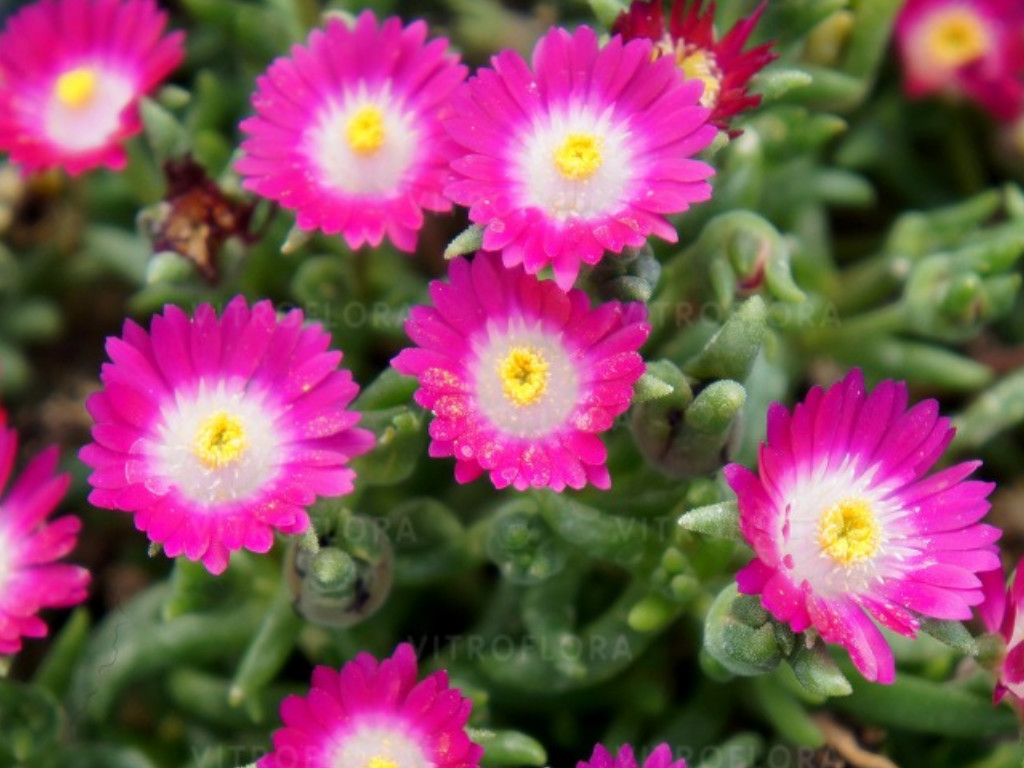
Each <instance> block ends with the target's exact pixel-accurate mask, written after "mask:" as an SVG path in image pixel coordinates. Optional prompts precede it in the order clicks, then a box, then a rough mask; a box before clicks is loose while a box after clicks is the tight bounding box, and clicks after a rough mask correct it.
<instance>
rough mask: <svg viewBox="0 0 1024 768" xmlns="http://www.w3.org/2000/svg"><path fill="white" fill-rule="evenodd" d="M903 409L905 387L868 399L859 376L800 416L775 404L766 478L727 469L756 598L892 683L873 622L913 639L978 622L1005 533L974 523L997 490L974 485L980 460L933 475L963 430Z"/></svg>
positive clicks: (745, 578)
mask: <svg viewBox="0 0 1024 768" xmlns="http://www.w3.org/2000/svg"><path fill="white" fill-rule="evenodd" d="M906 407H907V388H906V385H904V384H903V383H901V382H893V381H885V382H882V383H881V384H879V385H878V387H876V388H875V391H874V392H873V393H871V394H870V395H869V394H867V393H866V392H865V390H864V381H863V377H862V376H861V373H860V371H856V370H855V371H853V372H851V373H850V374H849V375H848V376H847V377H846V378H845V379H844V380H843V381H842V382H840V383H838V384H835V385H834V386H832V387H831V388H829V389H828V390H827V391H823V390H822V389H821V388H820V387H815V388H814V389H812V390H811V391H810V392H809V393H808V395H807V399H806V400H805V401H804V402H803V403H801V404H799V405H797V406H796V408H795V409H794V410H793V413H792V415H791V414H790V413H789V411H787V410H786V409H785V408H784V407H783V406H781V405H779V404H777V403H775V404H773V405H772V406H771V408H770V409H769V411H768V439H767V442H766V443H765V444H763V445H762V446H761V452H760V457H759V461H758V468H759V470H760V477H758V476H757V475H754V474H753V473H752V472H750V471H749V470H747V469H745V468H744V467H741V466H739V465H737V464H730V465H729V466H728V467H726V468H725V477H726V479H727V480H728V481H729V485H731V486H732V489H733V490H734V491H735V492H736V496H737V497H738V499H739V508H740V530H741V531H742V533H743V535H744V537H745V538H746V540H747V542H748V543H749V544H750V545H751V546H752V547H753V549H754V554H755V555H756V557H755V558H754V559H753V560H752V561H751V562H750V563H749V564H748V565H747V566H746V567H745V568H743V569H742V570H741V571H740V572H739V574H738V575H737V582H738V584H739V590H740V592H742V593H744V594H748V595H754V594H760V595H761V602H762V604H763V605H764V607H765V608H766V609H767V610H768V611H769V612H771V614H772V615H773V616H775V618H777V619H778V620H779V621H783V622H786V623H788V624H789V626H790V627H791V628H792V629H793V631H795V632H803V631H804V630H806V629H808V628H812V627H813V628H814V629H815V630H816V631H817V632H818V633H819V634H820V635H821V637H822V638H824V639H825V640H826V641H828V642H833V643H839V644H840V645H842V646H843V647H844V648H846V650H847V651H849V653H850V656H851V658H852V659H853V663H854V664H855V665H856V666H857V668H858V669H859V670H860V671H861V673H862V674H863V675H864V676H865V677H866V678H867V679H869V680H873V681H878V682H883V683H888V682H892V680H893V678H894V675H895V668H894V667H895V665H894V661H893V656H892V651H891V650H890V648H889V646H888V644H887V643H886V641H885V638H884V637H883V635H882V633H881V632H880V631H879V630H878V628H877V627H876V626H875V624H874V622H872V619H874V620H875V621H877V622H878V623H880V624H882V625H883V626H885V627H887V628H888V629H891V630H893V631H894V632H898V633H900V634H903V635H907V636H909V637H913V636H914V635H915V634H916V631H917V629H918V627H919V621H918V615H922V616H928V617H932V618H936V619H950V620H952V619H968V618H970V616H971V606H973V605H977V604H979V603H980V602H981V601H982V590H981V582H980V581H979V579H978V575H977V574H978V573H981V572H983V571H986V570H990V569H992V568H996V567H997V566H998V565H999V557H998V554H997V551H996V547H995V545H994V542H995V541H996V540H997V539H998V538H999V535H1000V531H999V530H998V529H996V528H993V527H991V526H989V525H983V524H979V523H978V520H979V519H981V517H983V516H984V515H985V513H986V512H987V511H988V508H989V504H988V501H987V497H988V495H989V493H990V492H991V491H992V488H993V487H994V486H993V484H992V483H983V482H979V481H976V480H966V479H965V478H967V476H968V475H970V474H971V473H972V472H973V471H974V470H975V469H976V468H977V467H978V466H979V462H965V463H962V464H957V465H955V466H952V467H949V468H947V469H944V470H942V471H940V472H937V473H935V474H933V475H930V476H928V477H925V474H926V473H927V472H928V470H929V469H930V468H931V466H932V465H933V464H934V463H935V462H936V461H937V460H938V459H939V457H940V456H941V455H942V452H943V451H944V450H945V448H946V446H947V445H948V444H949V441H950V440H951V439H952V436H953V430H952V429H951V428H950V426H949V420H948V419H946V418H941V417H939V415H938V403H937V402H936V401H935V400H925V401H923V402H921V403H918V404H917V405H915V406H914V407H913V408H911V409H910V410H906Z"/></svg>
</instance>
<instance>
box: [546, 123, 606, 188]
mask: <svg viewBox="0 0 1024 768" xmlns="http://www.w3.org/2000/svg"><path fill="white" fill-rule="evenodd" d="M602 162H603V158H602V156H601V140H600V139H599V138H598V137H597V136H594V135H592V134H589V133H570V134H569V135H568V136H566V138H565V141H563V142H562V146H560V147H559V148H558V149H557V150H555V167H556V168H558V170H559V171H560V172H561V174H562V175H563V176H564V177H565V178H567V179H571V180H572V181H580V180H581V179H587V178H590V177H591V176H593V175H594V174H595V173H597V171H598V169H599V168H600V167H601V163H602Z"/></svg>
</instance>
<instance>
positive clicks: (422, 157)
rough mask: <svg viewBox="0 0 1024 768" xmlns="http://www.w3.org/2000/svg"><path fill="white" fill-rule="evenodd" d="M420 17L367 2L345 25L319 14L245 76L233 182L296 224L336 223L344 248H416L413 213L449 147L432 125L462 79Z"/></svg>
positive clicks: (435, 201) (331, 230) (435, 200)
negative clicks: (254, 74)
mask: <svg viewBox="0 0 1024 768" xmlns="http://www.w3.org/2000/svg"><path fill="white" fill-rule="evenodd" d="M426 38H427V25H426V23H425V22H423V21H416V22H413V23H412V24H410V25H409V26H407V27H403V26H402V22H401V21H400V20H399V19H397V18H390V19H386V20H385V21H383V22H381V23H379V24H378V22H377V19H376V17H375V16H374V15H373V13H372V12H371V11H364V12H363V13H362V14H360V16H359V18H358V20H357V21H356V23H355V26H354V27H351V28H350V27H349V26H347V25H346V24H345V23H344V22H342V21H341V20H340V19H330V20H328V22H327V26H326V28H325V29H322V30H319V29H318V30H314V31H313V33H312V34H311V35H310V37H309V40H308V42H307V44H306V45H305V46H294V47H293V48H292V55H291V56H290V57H289V58H280V59H277V60H276V61H275V62H274V63H273V64H271V65H270V68H269V69H268V70H267V72H266V74H264V75H262V76H261V77H260V78H259V79H258V80H257V89H256V93H255V94H254V95H253V97H252V104H253V108H254V109H255V110H256V115H255V116H254V117H250V118H249V119H247V120H245V121H243V122H242V125H241V128H242V131H243V132H244V133H245V134H246V139H245V141H243V142H242V149H243V150H244V152H245V156H244V157H243V158H242V159H241V160H240V161H239V162H238V164H237V168H238V171H239V173H241V174H242V175H243V176H244V177H245V179H244V182H243V183H244V186H245V188H246V189H250V190H252V191H253V192H256V193H257V194H259V195H262V196H263V197H267V198H270V199H271V200H276V201H277V202H278V203H280V204H281V205H283V206H284V207H286V208H289V209H291V210H294V211H295V212H296V215H297V222H298V225H299V226H300V227H302V228H303V229H306V230H316V229H319V230H322V231H324V232H326V233H327V234H338V233H340V234H341V235H342V236H343V237H344V238H345V242H346V243H348V245H349V247H351V248H357V247H359V246H361V245H363V244H364V243H369V244H370V245H373V246H377V245H379V244H380V242H381V240H382V239H383V238H384V237H385V235H386V236H387V237H388V239H389V240H390V241H391V242H392V243H393V244H394V245H395V247H397V248H400V249H401V250H404V251H412V250H414V249H415V247H416V237H417V233H418V232H419V230H420V228H421V227H422V226H423V211H424V209H425V210H429V211H447V210H449V209H450V208H451V203H449V202H448V200H446V199H445V198H444V197H443V196H442V194H441V188H442V186H443V184H444V181H445V180H446V179H447V177H448V162H449V160H450V159H451V156H452V153H453V149H452V146H451V144H450V141H449V140H448V138H447V136H446V134H445V132H444V128H443V127H442V124H441V117H442V115H444V114H445V112H446V111H448V110H449V109H450V107H451V102H450V100H451V96H452V93H453V92H454V91H455V89H456V88H457V87H458V85H459V84H460V83H461V82H462V81H463V80H464V79H465V77H466V68H465V67H464V66H461V65H460V64H459V63H458V57H457V56H455V55H453V54H450V53H448V52H447V49H448V43H447V41H446V40H443V39H438V40H432V41H430V42H429V43H428V42H426Z"/></svg>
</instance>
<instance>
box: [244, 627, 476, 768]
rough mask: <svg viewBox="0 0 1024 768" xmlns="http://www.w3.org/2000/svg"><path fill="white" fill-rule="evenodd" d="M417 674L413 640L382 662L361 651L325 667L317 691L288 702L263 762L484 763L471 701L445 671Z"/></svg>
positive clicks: (427, 766)
mask: <svg viewBox="0 0 1024 768" xmlns="http://www.w3.org/2000/svg"><path fill="white" fill-rule="evenodd" d="M416 676H417V670H416V655H415V653H413V650H412V646H410V645H409V644H408V643H403V644H402V645H400V646H398V648H397V649H396V650H395V654H394V655H393V656H392V657H390V658H387V659H384V660H383V661H381V662H379V663H378V662H377V660H376V659H375V658H373V657H372V656H370V654H368V653H361V654H359V655H358V656H356V658H355V660H353V661H350V662H349V663H348V664H346V665H345V666H344V667H342V668H341V671H340V672H335V671H334V670H332V669H328V668H327V667H317V668H316V669H315V670H313V688H312V690H310V692H309V695H308V696H306V697H302V696H289V697H288V698H286V699H285V700H284V702H283V703H282V704H281V719H282V720H283V721H284V726H285V727H284V728H282V729H280V730H279V731H277V732H276V733H275V734H274V751H273V752H271V753H270V754H269V755H267V756H265V757H262V758H260V760H259V761H257V763H256V766H257V768H337V766H352V768H477V767H478V766H479V762H480V757H481V755H482V754H483V750H482V749H481V748H480V747H479V746H477V745H476V744H474V743H473V742H472V741H470V740H469V736H467V735H466V722H467V720H468V719H469V712H470V709H471V707H472V704H471V702H470V701H469V699H467V698H465V697H464V696H463V695H462V694H461V692H460V691H459V690H458V689H457V688H450V687H449V685H448V675H447V673H446V672H444V671H443V670H441V671H438V672H434V673H433V674H431V675H428V676H427V677H425V678H424V679H423V680H422V681H420V682H417V680H416Z"/></svg>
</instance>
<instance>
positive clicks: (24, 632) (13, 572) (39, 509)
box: [0, 411, 90, 656]
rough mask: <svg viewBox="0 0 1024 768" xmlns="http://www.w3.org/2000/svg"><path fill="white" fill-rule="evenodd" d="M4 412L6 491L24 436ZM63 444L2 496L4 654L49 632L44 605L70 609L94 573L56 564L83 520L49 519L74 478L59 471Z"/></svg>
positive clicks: (2, 483)
mask: <svg viewBox="0 0 1024 768" xmlns="http://www.w3.org/2000/svg"><path fill="white" fill-rule="evenodd" d="M6 425H7V416H6V414H5V413H4V412H3V411H0V493H2V492H3V490H4V488H5V487H6V485H7V482H8V480H10V479H11V470H12V469H13V467H14V458H15V454H16V453H17V450H18V437H17V435H16V434H15V432H14V430H13V429H7V428H6ZM56 468H57V449H56V448H49V449H47V450H45V451H43V452H42V453H41V454H39V455H38V456H36V457H35V459H33V460H32V461H31V462H29V464H28V466H27V467H26V468H25V470H24V471H23V472H22V473H21V475H20V476H19V477H18V478H17V479H16V480H15V481H14V484H13V485H12V486H11V488H10V490H9V491H8V492H7V493H6V494H5V495H3V496H2V497H0V656H8V655H11V654H15V653H17V652H18V651H19V650H21V638H23V637H45V636H46V624H45V623H43V620H42V619H40V618H39V616H38V615H37V614H38V613H39V611H40V610H41V609H43V608H65V607H67V606H71V605H77V604H78V603H80V602H82V601H83V600H85V597H86V589H87V588H88V586H89V578H90V576H89V572H88V571H87V570H85V569H84V568H80V567H78V566H77V565H66V564H64V563H56V562H54V561H55V560H58V559H60V558H61V557H64V555H66V554H68V553H69V552H70V551H71V550H73V549H74V548H75V544H76V542H77V540H78V531H79V529H81V527H82V522H81V521H80V520H79V519H78V518H77V517H74V516H72V515H67V516H65V517H61V518H58V519H56V520H53V521H51V522H47V518H48V517H49V516H50V513H51V512H53V510H54V509H56V507H57V505H58V504H59V503H60V501H61V499H63V498H64V493H65V492H66V491H67V489H68V483H69V482H70V478H69V477H68V475H66V474H61V475H58V474H55V473H54V472H55V470H56Z"/></svg>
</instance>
